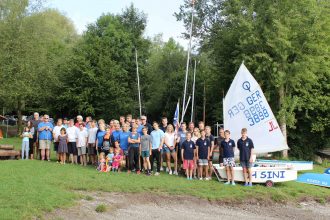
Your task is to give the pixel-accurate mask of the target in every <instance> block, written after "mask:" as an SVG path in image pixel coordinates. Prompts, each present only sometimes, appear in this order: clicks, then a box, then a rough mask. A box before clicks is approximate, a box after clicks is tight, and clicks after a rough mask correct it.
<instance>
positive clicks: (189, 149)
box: [181, 140, 196, 160]
mask: <svg viewBox="0 0 330 220" xmlns="http://www.w3.org/2000/svg"><path fill="white" fill-rule="evenodd" d="M181 148H182V149H183V150H184V151H183V157H184V159H185V160H193V159H194V150H195V149H196V146H195V143H194V142H193V141H192V140H190V141H187V140H185V141H184V142H183V143H182V145H181Z"/></svg>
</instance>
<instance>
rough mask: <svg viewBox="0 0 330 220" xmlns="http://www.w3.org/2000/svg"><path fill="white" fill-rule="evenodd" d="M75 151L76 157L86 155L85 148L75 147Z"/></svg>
mask: <svg viewBox="0 0 330 220" xmlns="http://www.w3.org/2000/svg"><path fill="white" fill-rule="evenodd" d="M77 150H78V156H81V155H84V154H86V150H87V148H86V146H83V147H77Z"/></svg>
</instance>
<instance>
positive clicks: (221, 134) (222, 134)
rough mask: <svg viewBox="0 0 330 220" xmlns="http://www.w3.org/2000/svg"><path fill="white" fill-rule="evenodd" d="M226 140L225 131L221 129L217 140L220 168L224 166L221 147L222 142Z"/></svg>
mask: <svg viewBox="0 0 330 220" xmlns="http://www.w3.org/2000/svg"><path fill="white" fill-rule="evenodd" d="M223 140H225V130H224V129H223V127H221V128H220V129H219V136H218V138H217V149H218V151H219V164H220V166H223V150H222V148H221V147H220V146H221V142H222V141H223ZM215 150H216V148H215V149H214V151H215Z"/></svg>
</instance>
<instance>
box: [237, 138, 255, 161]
mask: <svg viewBox="0 0 330 220" xmlns="http://www.w3.org/2000/svg"><path fill="white" fill-rule="evenodd" d="M237 148H238V149H239V160H240V161H249V160H250V156H251V149H252V148H254V145H253V142H252V140H251V139H250V138H246V139H245V140H243V139H242V138H240V139H238V141H237Z"/></svg>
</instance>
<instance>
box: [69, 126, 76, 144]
mask: <svg viewBox="0 0 330 220" xmlns="http://www.w3.org/2000/svg"><path fill="white" fill-rule="evenodd" d="M78 131H79V129H78V128H77V127H76V126H72V127H68V128H67V129H66V133H67V134H68V139H69V142H76V141H77V140H76V139H77V138H78Z"/></svg>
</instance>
